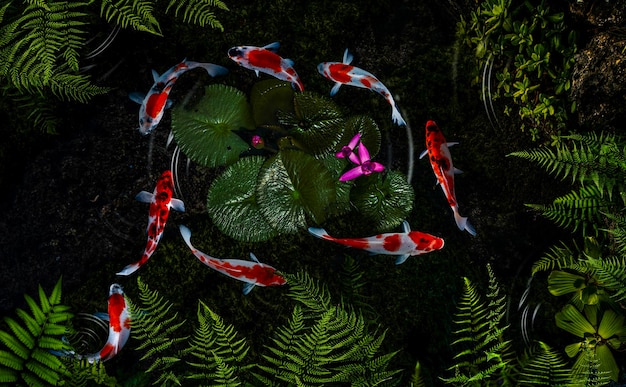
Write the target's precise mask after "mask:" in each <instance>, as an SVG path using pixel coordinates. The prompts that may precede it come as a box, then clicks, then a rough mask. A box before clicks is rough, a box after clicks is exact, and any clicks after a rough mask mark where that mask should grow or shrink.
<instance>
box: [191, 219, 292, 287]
mask: <svg viewBox="0 0 626 387" xmlns="http://www.w3.org/2000/svg"><path fill="white" fill-rule="evenodd" d="M179 229H180V234H181V235H182V236H183V239H184V240H185V243H187V246H189V248H190V249H191V252H192V253H193V254H194V255H195V256H196V257H197V258H198V259H199V260H200V261H201V262H202V263H204V264H205V265H207V266H208V267H210V268H211V269H213V270H216V271H218V272H220V273H222V274H225V275H227V276H229V277H231V278H234V279H237V280H239V281H243V282H245V285H243V294H248V293H250V291H251V290H252V288H254V287H255V286H280V285H284V284H286V283H287V281H286V280H285V278H284V277H283V276H281V275H280V274H277V273H276V269H275V268H274V267H272V266H270V265H266V264H264V263H261V262H259V260H258V259H257V258H256V256H255V255H254V254H252V253H250V258H251V259H252V261H244V260H242V259H220V258H215V257H212V256H210V255H208V254H205V253H203V252H202V251H200V250H198V249H196V248H195V247H193V245H192V244H191V231H190V230H189V229H188V228H187V227H185V226H183V225H180V226H179Z"/></svg>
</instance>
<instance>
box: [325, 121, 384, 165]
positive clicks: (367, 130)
mask: <svg viewBox="0 0 626 387" xmlns="http://www.w3.org/2000/svg"><path fill="white" fill-rule="evenodd" d="M343 127H344V131H343V136H342V137H341V139H340V140H339V144H338V145H337V147H336V148H335V152H339V151H340V150H341V147H343V146H344V145H347V144H348V142H350V140H352V137H354V135H356V134H357V133H361V143H362V144H364V145H365V147H366V148H367V150H368V151H369V154H370V158H374V157H375V156H376V155H377V154H378V152H379V151H380V143H381V137H382V136H381V133H380V129H379V128H378V125H377V124H376V121H374V120H373V119H372V118H371V117H369V116H354V117H350V118H348V119H347V120H346V122H345V124H344V125H343Z"/></svg>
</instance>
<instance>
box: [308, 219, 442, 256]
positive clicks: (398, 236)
mask: <svg viewBox="0 0 626 387" xmlns="http://www.w3.org/2000/svg"><path fill="white" fill-rule="evenodd" d="M309 233H311V234H312V235H313V236H316V237H318V238H320V239H325V240H327V241H331V242H335V243H339V244H340V245H344V246H348V247H354V248H355V249H361V250H365V251H368V252H370V253H371V254H382V255H397V256H398V258H396V265H400V264H402V263H404V261H406V260H407V258H408V257H411V256H414V255H421V254H426V253H430V252H431V251H435V250H440V249H441V248H442V247H443V244H444V241H443V239H441V238H439V237H436V236H434V235H430V234H426V233H423V232H419V231H411V227H410V226H409V222H407V221H406V220H405V221H404V222H402V232H401V233H387V234H378V235H374V236H371V237H366V238H335V237H332V236H330V235H328V232H326V230H324V229H323V228H315V227H309Z"/></svg>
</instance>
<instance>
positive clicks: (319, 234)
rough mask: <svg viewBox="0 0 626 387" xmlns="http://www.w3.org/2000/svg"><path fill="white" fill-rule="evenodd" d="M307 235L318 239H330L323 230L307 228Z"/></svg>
mask: <svg viewBox="0 0 626 387" xmlns="http://www.w3.org/2000/svg"><path fill="white" fill-rule="evenodd" d="M309 233H310V234H311V235H313V236H315V237H318V238H320V239H332V238H331V237H330V235H328V233H327V232H326V230H324V229H323V228H316V227H309Z"/></svg>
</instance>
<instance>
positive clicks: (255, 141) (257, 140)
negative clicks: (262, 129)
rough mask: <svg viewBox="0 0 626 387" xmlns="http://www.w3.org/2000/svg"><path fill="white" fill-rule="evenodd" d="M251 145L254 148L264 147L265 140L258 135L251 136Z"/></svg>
mask: <svg viewBox="0 0 626 387" xmlns="http://www.w3.org/2000/svg"><path fill="white" fill-rule="evenodd" d="M252 146H253V147H255V148H256V149H263V148H264V147H265V141H264V140H263V138H262V137H261V136H259V135H256V134H255V135H254V136H252Z"/></svg>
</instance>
